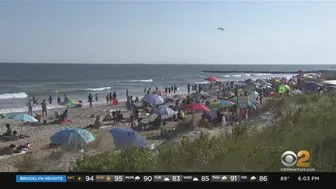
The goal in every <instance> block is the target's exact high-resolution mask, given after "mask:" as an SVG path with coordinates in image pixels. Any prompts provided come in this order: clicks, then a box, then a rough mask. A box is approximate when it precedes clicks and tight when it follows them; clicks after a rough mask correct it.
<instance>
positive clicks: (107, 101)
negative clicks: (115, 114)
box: [106, 94, 110, 104]
mask: <svg viewBox="0 0 336 189" xmlns="http://www.w3.org/2000/svg"><path fill="white" fill-rule="evenodd" d="M109 102H110V96H109V95H108V94H107V95H106V103H107V104H108V103H109Z"/></svg>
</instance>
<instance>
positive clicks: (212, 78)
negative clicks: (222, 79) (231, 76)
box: [205, 76, 219, 82]
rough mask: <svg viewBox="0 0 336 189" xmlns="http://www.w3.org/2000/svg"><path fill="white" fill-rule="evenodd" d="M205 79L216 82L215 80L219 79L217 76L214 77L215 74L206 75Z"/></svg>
mask: <svg viewBox="0 0 336 189" xmlns="http://www.w3.org/2000/svg"><path fill="white" fill-rule="evenodd" d="M205 80H207V81H212V82H217V81H219V79H218V78H217V77H215V76H210V77H207V78H205Z"/></svg>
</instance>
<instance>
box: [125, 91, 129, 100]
mask: <svg viewBox="0 0 336 189" xmlns="http://www.w3.org/2000/svg"><path fill="white" fill-rule="evenodd" d="M126 99H127V100H128V99H129V95H128V89H126Z"/></svg>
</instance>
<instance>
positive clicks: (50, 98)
mask: <svg viewBox="0 0 336 189" xmlns="http://www.w3.org/2000/svg"><path fill="white" fill-rule="evenodd" d="M48 100H49V104H52V97H51V96H49V98H48Z"/></svg>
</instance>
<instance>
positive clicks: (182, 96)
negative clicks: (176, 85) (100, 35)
mask: <svg viewBox="0 0 336 189" xmlns="http://www.w3.org/2000/svg"><path fill="white" fill-rule="evenodd" d="M172 98H177V99H185V98H186V97H185V96H184V95H174V96H173V97H172Z"/></svg>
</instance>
